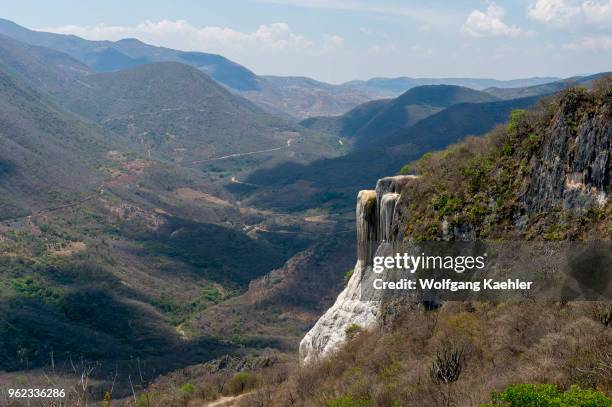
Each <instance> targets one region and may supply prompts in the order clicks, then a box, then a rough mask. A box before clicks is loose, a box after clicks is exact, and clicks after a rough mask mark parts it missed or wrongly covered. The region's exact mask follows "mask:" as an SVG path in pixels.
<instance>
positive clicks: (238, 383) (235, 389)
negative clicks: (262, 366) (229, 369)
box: [227, 372, 257, 395]
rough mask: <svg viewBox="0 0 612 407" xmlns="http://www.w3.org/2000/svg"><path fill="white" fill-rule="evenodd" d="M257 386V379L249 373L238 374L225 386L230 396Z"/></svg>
mask: <svg viewBox="0 0 612 407" xmlns="http://www.w3.org/2000/svg"><path fill="white" fill-rule="evenodd" d="M256 384H257V377H256V376H255V375H254V374H252V373H249V372H238V373H236V374H235V375H234V377H232V378H231V380H230V381H229V383H228V384H227V387H228V390H229V392H230V393H231V394H234V395H237V394H241V393H243V392H245V391H247V390H251V389H252V388H254V387H255V385H256Z"/></svg>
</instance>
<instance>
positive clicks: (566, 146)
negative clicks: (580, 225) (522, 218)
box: [523, 101, 612, 214]
mask: <svg viewBox="0 0 612 407" xmlns="http://www.w3.org/2000/svg"><path fill="white" fill-rule="evenodd" d="M576 116H577V113H576V107H575V106H573V105H572V104H571V103H570V102H569V101H566V102H564V103H563V104H562V105H561V106H560V108H559V109H558V111H557V112H556V114H555V116H554V117H553V120H552V123H551V128H550V133H549V135H548V137H546V138H545V140H544V144H543V146H542V149H541V153H540V154H539V155H538V156H537V157H536V162H535V163H534V167H533V171H532V173H531V177H530V182H529V185H528V187H527V189H526V192H525V194H524V196H523V202H524V204H525V208H526V212H527V214H531V213H535V212H540V211H545V210H550V209H553V208H558V207H562V208H563V209H566V210H570V211H573V212H580V211H584V210H587V209H588V208H590V207H593V206H603V205H604V204H605V203H606V201H607V198H608V194H609V192H610V191H609V189H610V172H611V170H612V162H611V161H612V159H611V157H610V154H611V153H610V152H611V149H612V111H611V110H610V106H609V104H604V105H603V106H599V108H598V109H596V110H595V111H593V112H592V113H591V114H583V115H581V116H580V117H576Z"/></svg>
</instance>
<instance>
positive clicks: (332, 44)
mask: <svg viewBox="0 0 612 407" xmlns="http://www.w3.org/2000/svg"><path fill="white" fill-rule="evenodd" d="M343 45H344V38H342V37H341V36H339V35H329V34H325V40H324V41H323V51H324V52H331V51H335V50H337V49H338V48H342V46H343Z"/></svg>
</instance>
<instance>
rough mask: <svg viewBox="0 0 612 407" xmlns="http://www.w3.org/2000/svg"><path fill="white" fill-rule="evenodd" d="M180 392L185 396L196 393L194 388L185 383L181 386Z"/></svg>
mask: <svg viewBox="0 0 612 407" xmlns="http://www.w3.org/2000/svg"><path fill="white" fill-rule="evenodd" d="M181 391H182V392H183V393H186V394H193V392H195V391H196V387H195V386H194V385H193V384H191V383H185V384H184V385H182V386H181Z"/></svg>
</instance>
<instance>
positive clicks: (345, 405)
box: [327, 396, 373, 407]
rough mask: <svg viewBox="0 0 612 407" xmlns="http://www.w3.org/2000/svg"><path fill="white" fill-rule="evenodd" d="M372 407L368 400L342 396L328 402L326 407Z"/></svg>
mask: <svg viewBox="0 0 612 407" xmlns="http://www.w3.org/2000/svg"><path fill="white" fill-rule="evenodd" d="M372 405H373V404H372V402H371V401H370V400H366V399H356V398H354V397H352V396H342V397H338V398H337V399H334V400H332V401H330V402H329V404H328V405H327V407H370V406H372Z"/></svg>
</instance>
